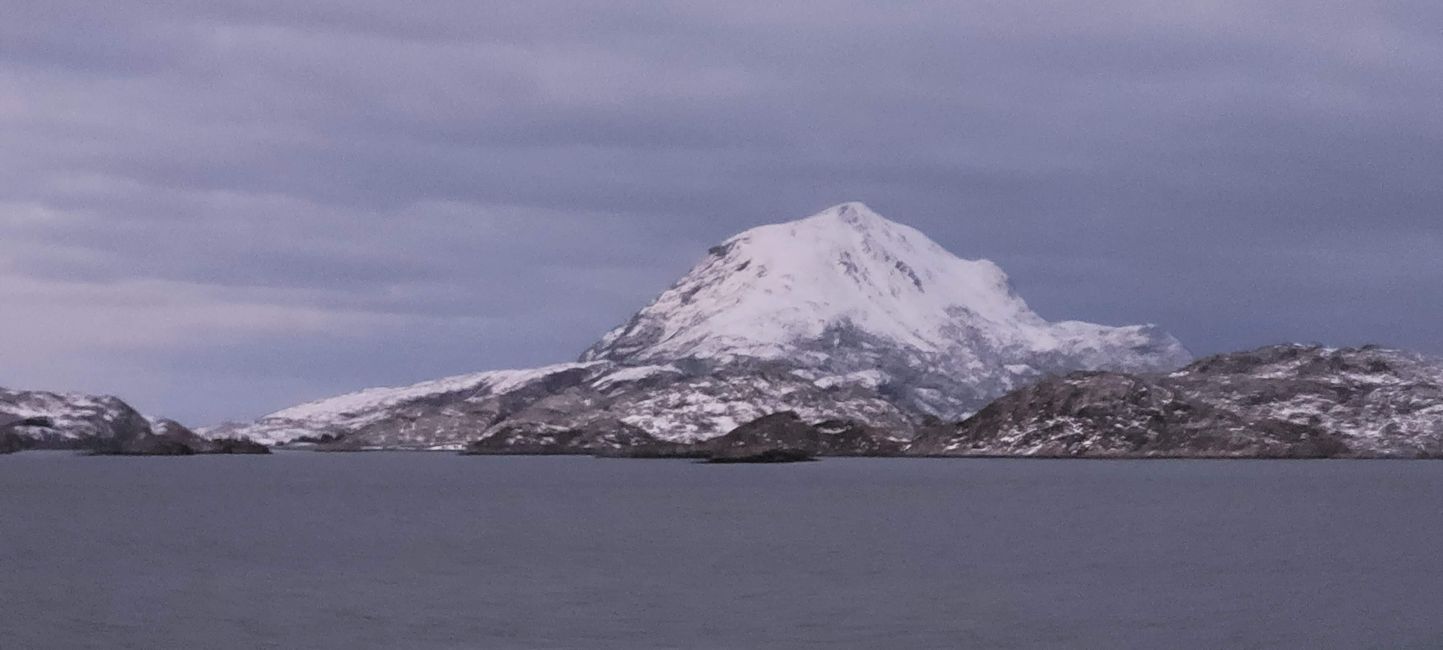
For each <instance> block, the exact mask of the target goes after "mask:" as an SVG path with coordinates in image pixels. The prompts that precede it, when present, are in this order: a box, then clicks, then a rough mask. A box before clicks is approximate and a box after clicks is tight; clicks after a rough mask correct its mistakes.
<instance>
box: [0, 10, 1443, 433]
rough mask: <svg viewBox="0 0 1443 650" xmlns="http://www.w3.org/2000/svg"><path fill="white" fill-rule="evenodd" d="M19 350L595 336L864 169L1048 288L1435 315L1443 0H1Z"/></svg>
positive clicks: (230, 354) (1342, 318)
mask: <svg viewBox="0 0 1443 650" xmlns="http://www.w3.org/2000/svg"><path fill="white" fill-rule="evenodd" d="M0 16H3V18H0V385H5V386H9V387H16V388H36V389H62V390H84V391H98V392H111V393H116V394H119V395H121V396H123V397H126V398H127V399H128V400H129V401H131V402H132V403H134V404H135V405H136V406H137V407H139V408H141V409H142V410H145V411H147V412H153V413H157V414H166V415H171V416H174V417H178V418H181V419H183V420H185V421H186V422H188V423H192V424H206V423H212V422H215V421H218V420H222V419H237V418H250V417H254V416H258V415H261V414H263V413H266V412H269V411H271V410H275V409H278V408H281V407H284V406H287V405H290V404H294V403H297V402H301V401H305V400H309V399H313V398H318V397H322V396H326V395H330V394H334V393H337V392H342V391H347V390H351V389H356V388H361V387H365V386H372V385H389V384H400V383H409V382H412V381H417V380H422V379H428V378H433V377H438V376H441V375H447V374H455V373H461V372H470V371H475V370H483V369H491V368H501V367H518V366H527V365H534V364H541V363H550V362H560V361H567V360H571V359H572V358H574V357H575V356H576V355H577V354H578V353H580V352H581V350H582V349H584V348H585V347H586V346H587V345H588V344H590V343H591V342H592V341H593V340H594V339H595V338H597V337H598V336H599V335H600V334H601V333H602V332H604V331H605V330H607V329H609V328H610V327H612V326H613V325H615V324H617V323H619V322H620V321H622V320H624V319H625V318H626V317H627V316H629V315H630V313H631V312H633V311H635V310H636V309H638V308H640V307H641V306H643V305H644V304H645V303H646V302H647V301H648V300H649V299H650V298H651V297H652V296H653V295H655V294H656V293H658V292H659V291H660V290H662V289H664V288H665V287H666V286H667V285H668V284H669V283H670V282H671V281H672V280H674V279H675V278H676V277H678V276H679V275H680V274H682V273H684V272H685V271H686V270H687V269H688V268H689V267H690V266H691V265H692V264H693V263H694V262H695V261H697V260H698V259H699V258H700V257H701V256H702V255H703V254H704V252H705V250H706V248H707V247H709V246H710V245H712V244H715V243H716V242H718V241H720V240H721V239H723V238H725V237H726V236H729V235H731V234H733V233H735V232H737V231H740V230H743V229H746V228H748V227H751V226H755V225H759V224H762V223H769V222H776V221H785V220H790V219H793V218H798V217H802V216H805V215H807V214H810V213H812V212H815V211H817V210H819V209H821V208H824V207H826V206H828V205H831V204H834V203H838V202H841V201H845V200H860V201H865V202H867V203H868V204H869V205H871V206H872V207H873V208H874V209H876V210H877V211H879V212H881V213H882V214H884V215H886V216H888V217H890V218H893V219H895V220H898V221H902V222H904V223H908V224H911V225H913V226H916V227H918V228H920V229H922V230H923V231H925V232H927V233H928V234H930V235H931V236H932V237H933V238H934V239H936V240H937V241H939V242H940V243H942V244H943V245H944V246H946V247H948V248H949V249H951V250H952V251H954V252H956V253H958V254H960V255H964V256H967V257H987V258H990V259H993V260H995V261H997V262H998V263H999V264H1001V265H1002V266H1003V268H1004V269H1006V270H1007V271H1008V272H1009V273H1010V274H1011V276H1012V278H1013V281H1014V284H1015V285H1016V287H1017V290H1018V292H1019V293H1021V294H1022V295H1023V296H1024V297H1026V298H1027V299H1028V300H1029V302H1030V303H1031V304H1032V306H1033V307H1034V308H1035V309H1037V310H1038V311H1039V312H1040V313H1042V315H1044V316H1046V317H1048V318H1051V319H1070V318H1077V319H1086V320H1093V321H1098V322H1103V323H1109V324H1127V323H1138V322H1156V323H1158V324H1160V325H1162V326H1164V327H1165V328H1167V329H1169V330H1170V331H1172V332H1173V333H1175V334H1176V335H1177V336H1178V337H1179V338H1180V339H1182V341H1183V342H1184V343H1185V344H1187V345H1188V346H1189V347H1190V348H1191V349H1192V350H1193V351H1194V352H1196V353H1199V354H1206V353H1212V352H1218V351H1224V350H1231V349H1238V348H1244V347H1249V346H1257V345H1261V344H1266V343H1273V342H1281V341H1295V340H1296V341H1320V342H1325V343H1333V344H1354V343H1362V342H1370V341H1375V342H1379V343H1384V344H1390V345H1395V346H1402V347H1409V348H1414V349H1419V350H1423V351H1427V352H1432V353H1443V106H1440V103H1439V98H1440V97H1443V3H1439V2H1438V1H1437V0H1416V1H1402V2H1356V1H1350V2H1333V1H1330V0H1298V1H1272V2H1270V1H1265V0H1236V1H1227V0H1211V1H1210V0H1202V1H1199V2H1187V3H1170V2H1142V1H1117V2H1085V1H1077V0H1068V1H1058V2H1046V1H1043V2H1026V3H1022V2H1014V1H1012V0H1001V1H997V2H970V3H968V2H955V1H949V2H904V1H888V2H875V3H861V2H842V1H834V2H826V3H821V2H818V3H808V2H786V3H778V2H775V1H771V0H768V1H763V2H739V1H735V0H728V1H726V2H715V1H709V2H696V3H682V2H676V3H654V2H621V1H614V0H612V1H607V2H592V3H560V2H530V1H528V2H515V3H504V4H503V3H486V2H474V1H473V0H455V1H449V0H448V1H439V2H414V3H413V2H396V1H395V0H344V1H342V0H335V1H330V0H326V1H300V0H261V1H252V2H234V3H220V2H215V1H214V0H154V1H149V2H126V1H124V0H115V1H111V2H81V1H78V0H0Z"/></svg>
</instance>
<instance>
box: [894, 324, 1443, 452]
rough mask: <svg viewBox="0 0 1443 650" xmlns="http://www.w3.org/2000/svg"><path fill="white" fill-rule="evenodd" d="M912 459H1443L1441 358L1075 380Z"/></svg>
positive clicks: (1056, 382)
mask: <svg viewBox="0 0 1443 650" xmlns="http://www.w3.org/2000/svg"><path fill="white" fill-rule="evenodd" d="M910 452H911V453H916V454H926V455H1006V456H1189V457H1191V456H1237V457H1259V456H1263V457H1268V456H1284V457H1410V458H1411V457H1418V456H1426V457H1443V361H1439V360H1436V359H1430V358H1427V357H1424V356H1421V355H1418V354H1414V353H1410V352H1403V351H1399V350H1388V349H1383V348H1377V347H1364V348H1343V349H1334V348H1325V347H1319V346H1304V345H1279V346H1272V347H1267V348H1262V349H1259V350H1253V351H1250V352H1237V353H1231V354H1222V355H1218V356H1214V357H1209V358H1206V359H1203V360H1200V361H1198V362H1196V363H1194V364H1192V365H1190V366H1188V367H1187V368H1184V369H1182V370H1179V371H1177V372H1173V373H1169V374H1151V375H1149V374H1125V373H1112V372H1103V373H1076V374H1072V375H1069V376H1066V377H1054V378H1049V379H1046V380H1044V381H1042V382H1039V383H1037V384H1035V385H1033V386H1030V387H1027V388H1023V389H1020V390H1018V391H1015V392H1013V393H1011V394H1009V395H1007V396H1005V397H1002V398H1001V399H998V400H997V401H995V402H993V403H992V404H991V405H989V406H987V407H986V408H984V409H983V410H982V411H981V412H979V413H978V414H977V415H976V416H974V417H972V418H971V419H969V420H967V421H965V422H963V423H961V424H960V425H955V426H948V427H938V428H935V429H933V430H931V431H928V432H924V433H922V434H921V435H919V436H918V437H917V438H916V439H915V440H914V441H913V442H912V445H911V447H910Z"/></svg>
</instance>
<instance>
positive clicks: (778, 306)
mask: <svg viewBox="0 0 1443 650" xmlns="http://www.w3.org/2000/svg"><path fill="white" fill-rule="evenodd" d="M1189 359H1190V356H1189V354H1188V353H1187V351H1186V350H1185V349H1183V347H1182V345H1180V344H1179V343H1178V342H1177V340H1176V339H1174V338H1172V337H1171V336H1169V335H1167V334H1165V333H1163V332H1161V331H1160V330H1158V329H1157V328H1155V327H1152V326H1131V327H1107V326H1103V325H1093V324H1090V323H1079V322H1060V323H1051V322H1048V321H1046V320H1044V319H1043V318H1042V317H1040V316H1038V315H1037V314H1036V313H1034V312H1033V311H1032V310H1031V309H1030V308H1028V306H1027V303H1026V302H1024V301H1023V300H1022V298H1020V297H1018V296H1017V294H1016V293H1014V292H1013V291H1012V288H1011V286H1010V285H1009V283H1008V280H1007V275H1006V274H1004V273H1003V272H1002V270H1001V269H1000V268H998V267H997V265H995V264H993V263H992V262H989V261H986V260H965V259H961V258H959V257H957V256H955V255H953V254H951V253H949V252H948V251H947V250H946V249H944V248H942V247H941V246H939V245H938V244H937V243H935V242H933V241H932V240H931V239H929V238H927V236H926V235H924V234H922V233H921V232H919V231H917V230H916V229H913V228H911V227H908V226H905V225H902V224H899V223H895V222H892V221H889V220H887V219H885V218H883V217H882V216H881V215H878V214H877V213H876V212H873V211H872V210H871V209H870V208H868V207H867V206H866V205H863V204H861V203H843V204H840V205H836V206H833V207H831V208H827V209H826V210H823V211H821V212H819V213H817V214H815V215H812V216H810V217H807V218H805V219H801V220H798V221H793V222H789V223H782V224H777V225H771V226H763V227H760V228H754V229H752V230H748V231H746V232H744V233H741V234H739V235H737V236H735V237H732V238H731V239H728V240H727V241H725V242H723V243H722V244H720V245H718V246H716V247H714V248H712V249H711V250H710V251H709V252H708V254H707V255H706V256H705V258H704V259H703V260H702V261H701V262H700V263H699V264H697V266H696V267H695V268H693V269H692V270H691V272H689V273H687V274H686V276H685V277H683V278H682V279H681V280H680V281H678V282H677V283H676V284H674V285H673V286H672V287H671V288H670V289H667V290H666V291H665V292H663V293H662V294H661V295H660V296H659V297H657V298H656V300H654V301H653V302H652V303H651V304H650V305H648V306H647V307H646V308H644V309H642V310H641V311H640V312H639V313H637V314H636V315H635V316H634V317H632V318H631V319H630V320H629V321H628V322H627V323H626V324H625V325H623V326H621V327H619V328H617V329H616V330H614V331H612V332H610V333H608V334H607V335H606V336H605V337H603V338H602V339H601V340H600V341H599V342H597V343H596V344H595V345H594V346H592V347H591V348H590V349H589V350H587V351H586V352H585V353H584V354H583V355H582V356H581V359H580V360H579V361H578V362H577V363H573V364H563V365H559V366H551V367H547V368H539V369H535V370H524V371H498V372H488V373H478V374H474V375H463V376H459V377H451V378H446V379H442V380H436V381H431V382H425V383H422V384H417V385H415V386H409V387H402V388H379V389H369V390H365V391H361V392H358V393H353V394H350V395H342V396H339V397H335V398H330V399H325V400H320V401H317V402H312V403H309V404H304V405H301V406H297V407H293V408H290V409H286V410H284V411H280V412H277V413H274V414H272V415H270V416H267V417H266V418H263V419H261V420H259V421H257V422H254V423H250V424H242V425H223V426H222V427H217V428H216V429H214V430H212V434H213V435H245V436H250V437H253V438H255V439H257V440H262V441H265V442H269V443H275V442H285V441H287V440H292V439H295V438H298V437H302V436H309V437H314V438H322V437H324V438H326V439H335V438H337V437H341V438H344V439H345V440H346V441H347V442H348V444H351V445H354V446H358V447H427V448H438V447H453V448H454V447H458V446H460V445H464V444H465V443H467V442H471V441H475V440H487V441H491V442H495V443H496V445H499V446H501V447H508V448H513V449H548V448H553V447H555V446H557V445H565V446H567V447H568V448H572V447H575V448H591V447H594V446H597V445H602V446H607V445H610V446H621V445H625V444H629V443H628V442H627V441H636V440H642V439H661V440H669V441H697V440H707V439H711V438H715V437H718V436H721V435H723V434H726V433H727V432H729V431H731V430H732V429H733V428H735V427H737V426H739V425H741V424H743V423H746V422H750V421H752V420H755V419H757V418H760V417H762V416H765V415H769V414H772V413H779V412H785V411H791V412H795V413H796V414H797V417H799V418H800V419H802V420H805V421H807V422H813V423H815V422H821V421H823V420H828V419H833V418H836V419H842V420H849V421H853V422H859V423H862V424H865V425H867V426H870V427H874V428H876V429H878V430H881V431H886V432H889V433H891V434H892V435H895V436H896V437H898V438H907V437H910V436H911V434H912V432H913V430H914V429H915V427H916V426H917V425H918V424H919V423H921V422H923V421H924V420H926V419H928V418H942V419H946V420H959V419H961V418H963V417H965V416H967V415H970V414H972V413H973V412H975V411H976V410H977V409H979V408H981V407H982V406H983V405H985V404H986V403H987V402H988V401H990V400H991V399H993V398H996V397H998V396H1000V395H1002V394H1004V393H1006V392H1008V391H1010V390H1013V389H1015V388H1018V387H1021V386H1025V385H1027V384H1030V383H1032V382H1033V381H1035V380H1037V379H1040V378H1042V377H1044V376H1046V375H1049V374H1056V373H1065V372H1069V371H1074V370H1117V371H1128V372H1148V371H1157V370H1172V369H1174V368H1176V367H1179V366H1181V365H1183V364H1184V363H1186V362H1187V361H1188V360H1189ZM563 441H564V442H563ZM496 445H493V446H496ZM548 445H549V446H548Z"/></svg>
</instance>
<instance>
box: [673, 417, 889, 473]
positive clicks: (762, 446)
mask: <svg viewBox="0 0 1443 650" xmlns="http://www.w3.org/2000/svg"><path fill="white" fill-rule="evenodd" d="M699 446H703V447H706V448H708V449H709V450H710V451H711V454H710V456H709V459H710V460H712V461H718V462H726V461H728V460H730V459H745V458H757V457H760V458H770V457H773V456H779V455H780V456H781V457H787V456H802V457H806V458H811V457H814V456H895V455H897V454H900V453H901V451H902V443H901V442H899V441H897V440H893V439H892V438H889V437H887V436H886V435H885V432H883V431H881V430H880V429H876V428H873V427H870V426H868V425H866V424H862V423H858V422H850V421H845V420H827V421H824V422H821V423H819V424H816V425H812V424H808V423H807V422H806V421H804V420H803V419H802V418H801V416H799V415H797V414H796V413H794V412H791V411H786V412H782V413H773V414H771V415H767V416H764V417H761V418H758V419H756V420H753V421H751V422H748V423H746V424H743V425H742V426H740V427H737V428H736V429H735V430H733V431H732V432H730V433H728V434H726V435H724V436H722V437H720V438H716V439H713V440H710V441H707V442H705V443H702V444H701V445H699ZM751 462H758V461H751ZM760 462H768V461H760ZM771 462H774V461H771Z"/></svg>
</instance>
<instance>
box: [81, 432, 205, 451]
mask: <svg viewBox="0 0 1443 650" xmlns="http://www.w3.org/2000/svg"><path fill="white" fill-rule="evenodd" d="M89 453H90V454H91V455H93V456H193V455H195V453H196V452H195V449H194V448H193V447H191V446H190V445H187V444H185V443H184V442H180V441H178V440H172V439H170V438H165V437H162V436H144V437H141V438H136V439H134V440H125V441H120V440H107V441H104V442H99V443H96V445H95V446H94V447H93V448H92V449H90V452H89Z"/></svg>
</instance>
